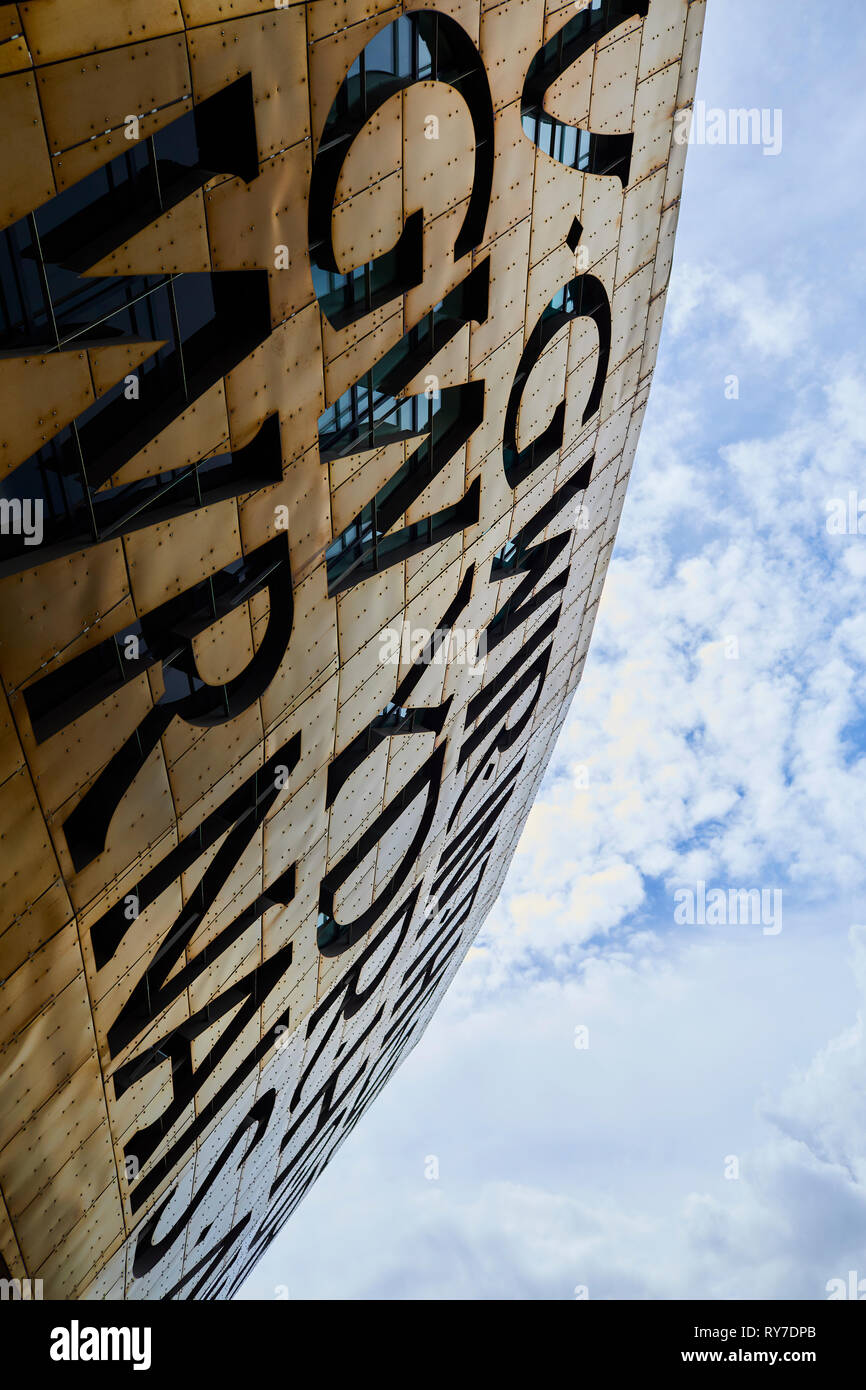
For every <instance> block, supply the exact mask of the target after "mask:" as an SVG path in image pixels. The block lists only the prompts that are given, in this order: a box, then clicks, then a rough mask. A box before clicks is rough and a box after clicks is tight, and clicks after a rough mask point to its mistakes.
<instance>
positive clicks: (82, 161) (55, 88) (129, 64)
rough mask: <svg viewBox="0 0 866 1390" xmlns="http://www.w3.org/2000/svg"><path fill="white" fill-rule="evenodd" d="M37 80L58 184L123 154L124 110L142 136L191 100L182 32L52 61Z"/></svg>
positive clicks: (74, 179) (65, 184)
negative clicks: (66, 59)
mask: <svg viewBox="0 0 866 1390" xmlns="http://www.w3.org/2000/svg"><path fill="white" fill-rule="evenodd" d="M35 2H36V0H34V3H35ZM37 79H38V82H39V100H40V103H41V106H42V113H43V117H44V120H45V132H46V135H47V137H48V141H49V145H50V149H51V154H52V157H53V164H54V173H55V177H56V180H57V187H58V189H61V188H68V187H69V185H70V184H73V183H76V182H77V181H78V179H81V178H84V176H85V174H89V173H90V172H91V171H92V170H93V169H98V168H99V167H100V165H102V164H104V163H105V162H106V161H107V160H109V159H113V158H114V156H115V155H117V154H120V153H121V152H122V150H123V149H124V148H125V147H126V146H127V144H128V141H127V138H126V135H125V133H124V121H125V119H126V117H127V116H137V117H138V118H139V122H140V125H139V131H140V138H144V137H145V136H147V135H153V134H154V133H155V132H156V131H158V130H161V129H162V127H163V126H165V125H168V124H169V123H170V122H171V121H173V120H175V119H176V118H177V117H178V116H179V115H181V113H182V112H183V111H188V110H189V109H190V106H191V97H190V91H191V83H190V75H189V64H188V62H187V52H186V40H185V39H184V38H183V37H182V36H180V35H169V36H167V37H166V38H162V39H154V40H153V41H148V42H146V43H140V44H134V45H132V46H131V47H128V48H115V49H111V50H109V51H108V52H107V53H100V54H98V55H97V56H94V57H87V58H75V59H73V60H71V61H70V62H64V63H53V64H51V65H50V66H49V67H46V68H40V69H38V70H37Z"/></svg>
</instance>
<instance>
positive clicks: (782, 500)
mask: <svg viewBox="0 0 866 1390" xmlns="http://www.w3.org/2000/svg"><path fill="white" fill-rule="evenodd" d="M708 9H709V14H708V17H707V24H706V29H705V34H704V46H703V54H702V65H701V72H700V77H699V84H698V98H699V99H702V100H704V101H705V102H706V103H707V105H708V106H713V107H722V108H725V109H728V108H731V107H734V108H736V107H752V106H757V107H762V108H763V107H769V108H777V107H778V108H780V109H781V111H782V115H783V144H782V150H781V153H780V154H779V155H778V157H776V158H773V157H767V156H764V155H763V154H762V151H761V149H760V147H757V146H738V145H734V146H708V145H705V146H693V147H692V148H691V149H690V151H689V157H688V161H687V167H686V179H685V188H684V195H683V206H682V212H681V216H680V224H679V231H678V238H677V249H676V256H675V262H674V270H673V275H672V280H671V287H670V292H669V300H668V308H667V313H666V318H665V328H664V333H663V337H662V343H661V350H660V355H659V363H658V367H657V371H656V378H655V382H654V386H653V392H652V395H651V398H650V405H649V409H648V413H647V417H646V421H645V425H644V429H643V434H642V436H641V442H640V445H639V448H638V454H637V460H636V463H635V468H634V472H633V475H632V480H631V483H630V487H629V493H628V497H627V500H626V505H625V509H624V512H623V517H622V522H621V525H620V531H619V536H618V540H617V545H616V549H615V551H614V556H613V560H612V563H611V567H610V571H609V574H608V579H607V584H606V587H605V591H604V596H603V598H602V602H601V606H600V611H599V617H598V622H597V625H596V629H595V633H594V636H593V642H592V646H591V649H590V654H589V658H588V661H587V665H586V670H585V674H584V678H583V681H582V683H581V685H580V687H579V689H578V693H577V696H576V699H575V701H574V704H573V705H572V709H571V712H570V715H569V718H568V720H567V722H566V725H565V727H564V729H563V732H562V735H561V738H560V742H559V744H558V747H557V749H556V752H555V754H554V758H553V761H552V763H551V767H550V769H549V772H548V775H547V777H546V779H545V782H544V784H543V786H542V788H541V790H540V793H539V797H538V801H537V804H536V807H535V808H534V810H533V812H532V814H531V816H530V819H529V822H528V824H527V828H526V831H525V833H524V835H523V837H522V839H521V842H520V845H519V848H518V852H517V855H516V857H515V860H514V863H513V865H512V868H511V870H510V873H509V876H508V879H507V881H506V885H505V888H504V890H503V893H502V896H501V898H500V901H499V903H498V904H497V906H496V908H495V910H494V912H493V914H492V915H491V917H490V919H489V921H488V923H487V925H486V927H485V929H484V931H483V933H482V935H481V936H480V937H479V938H478V940H477V942H476V944H475V946H474V947H473V949H472V950H471V952H470V954H469V956H468V957H467V960H466V961H465V963H464V965H463V967H462V968H461V970H460V972H459V973H458V975H457V978H456V980H455V982H454V984H453V985H452V987H451V990H450V991H449V994H448V996H447V997H446V1000H445V1002H444V1003H443V1004H442V1006H441V1007H440V1009H439V1011H438V1013H437V1015H436V1016H435V1017H434V1019H433V1021H432V1023H431V1024H430V1026H429V1028H428V1030H427V1033H426V1034H425V1036H424V1038H423V1039H422V1041H421V1042H420V1043H419V1045H418V1046H417V1048H416V1049H415V1050H414V1052H413V1053H412V1054H411V1055H410V1057H409V1058H408V1059H407V1061H406V1062H405V1063H404V1065H403V1066H402V1067H401V1069H400V1070H399V1071H398V1073H397V1074H396V1075H395V1076H394V1078H393V1079H392V1080H391V1082H390V1083H389V1085H388V1086H387V1087H386V1088H385V1090H384V1092H383V1093H382V1095H381V1096H380V1097H379V1099H378V1100H377V1102H376V1104H375V1106H374V1107H373V1108H372V1109H371V1111H370V1112H369V1113H368V1114H367V1115H366V1116H365V1117H364V1120H363V1122H362V1123H361V1124H360V1125H359V1126H358V1127H357V1128H356V1129H355V1131H354V1132H353V1134H352V1135H351V1136H350V1137H349V1139H348V1140H347V1142H346V1143H345V1144H344V1146H343V1148H342V1149H341V1150H340V1152H339V1153H338V1155H337V1156H336V1158H335V1159H334V1161H333V1162H332V1164H331V1166H330V1167H329V1169H328V1170H327V1171H326V1172H325V1174H324V1175H323V1176H322V1178H320V1180H319V1182H318V1184H317V1185H316V1187H315V1188H314V1190H313V1191H312V1192H311V1194H310V1195H309V1196H308V1197H307V1198H306V1200H305V1202H304V1203H303V1205H302V1206H301V1208H300V1209H299V1210H298V1212H297V1213H296V1214H295V1215H294V1217H293V1218H292V1220H291V1222H290V1223H289V1225H288V1226H287V1227H286V1228H285V1230H284V1231H283V1233H282V1234H281V1236H280V1237H279V1238H278V1239H277V1240H276V1241H275V1243H274V1245H273V1246H272V1247H271V1249H270V1251H269V1252H268V1253H267V1255H266V1256H265V1258H264V1260H263V1261H262V1262H261V1264H260V1265H259V1266H258V1268H257V1270H256V1271H255V1272H254V1273H253V1275H252V1276H251V1278H250V1279H249V1280H248V1282H247V1284H246V1286H245V1290H244V1296H246V1297H264V1298H267V1297H273V1296H274V1288H275V1286H277V1285H285V1286H287V1287H288V1290H289V1295H290V1297H294V1298H327V1299H335V1298H350V1299H354V1298H388V1299H392V1298H393V1299H398V1298H465V1299H484V1298H506V1299H510V1298H515V1299H519V1298H545V1299H572V1298H574V1297H575V1290H576V1289H581V1290H586V1291H587V1293H588V1297H589V1298H590V1299H596V1298H598V1299H607V1298H806V1299H813V1298H814V1299H821V1298H826V1297H827V1293H826V1285H827V1282H828V1281H829V1280H831V1279H834V1278H842V1279H847V1275H848V1271H849V1270H852V1269H854V1270H857V1271H858V1275H859V1277H860V1278H863V1279H866V1146H864V1135H866V1082H864V1077H866V1037H864V1028H863V1021H862V1014H863V1009H864V994H866V925H862V924H866V894H864V887H866V885H864V871H863V830H864V826H866V779H864V775H863V774H864V753H866V612H864V611H863V604H862V593H863V585H864V579H866V534H864V535H862V536H861V535H858V534H854V535H847V534H846V535H838V534H831V533H830V532H828V529H827V525H826V521H827V516H828V503H829V502H830V501H831V499H833V498H846V499H847V497H848V494H849V492H851V491H852V490H854V491H858V492H859V493H860V494H862V496H863V498H864V500H866V470H864V446H866V392H864V386H866V362H864V354H863V351H862V345H861V333H862V328H861V326H862V324H863V322H864V318H866V314H864V308H866V306H864V302H863V301H864V285H866V248H864V244H863V228H864V227H866V207H864V201H866V200H864V194H863V177H862V170H863V159H864V156H863V151H864V149H866V106H864V103H863V101H862V87H863V73H864V71H866V11H862V12H861V7H860V6H849V7H847V8H846V10H845V14H844V18H842V17H840V15H839V13H837V12H836V11H833V10H832V9H828V8H827V7H824V6H817V5H814V4H812V3H805V2H803V0H801V3H792V0H760V3H759V4H755V3H754V0H750V2H749V0H710V4H709V7H708ZM732 375H735V376H736V377H737V378H738V381H739V396H738V398H737V399H727V398H726V395H725V381H726V378H728V377H730V376H732ZM864 513H866V506H864ZM864 530H866V520H864ZM731 638H735V639H736V642H735V643H734V644H732V643H731V642H730V640H729V639H731ZM732 651H736V652H737V653H738V655H736V656H731V655H730V653H731V652H732ZM582 767H584V768H586V769H588V781H589V785H588V786H586V787H584V786H582V785H581V783H582V782H583V781H584V780H586V779H585V778H584V777H582V776H581V774H580V771H579V770H580V769H581V768H582ZM699 880H702V881H705V882H706V883H707V884H708V885H710V886H721V887H724V888H729V887H735V888H753V887H763V888H768V889H772V888H779V889H781V890H782V893H783V907H784V910H783V926H782V930H781V931H780V932H778V933H777V934H775V935H770V934H765V933H764V932H762V930H761V928H760V926H755V925H729V926H710V925H694V926H688V925H686V926H680V925H677V924H676V923H675V921H674V916H673V909H674V898H673V895H674V892H675V891H676V889H677V888H678V887H679V886H682V885H689V884H691V885H693V886H694V885H695V884H696V882H697V881H699ZM579 1028H585V1029H587V1030H588V1041H589V1046H588V1047H585V1048H579V1047H576V1046H575V1040H576V1033H575V1030H576V1029H579ZM431 1155H433V1156H435V1157H436V1159H437V1160H438V1170H439V1176H438V1178H437V1179H435V1180H429V1179H428V1178H426V1177H425V1167H426V1168H427V1169H428V1171H429V1167H430V1165H429V1164H428V1163H427V1160H428V1158H429V1156H431ZM732 1160H736V1162H732ZM726 1170H727V1172H729V1173H731V1172H734V1171H737V1172H738V1174H739V1176H737V1177H726V1176H725V1174H726ZM864 1289H866V1285H864Z"/></svg>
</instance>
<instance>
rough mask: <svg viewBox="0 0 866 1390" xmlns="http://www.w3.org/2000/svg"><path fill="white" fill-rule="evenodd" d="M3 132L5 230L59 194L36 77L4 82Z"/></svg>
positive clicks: (0, 84)
mask: <svg viewBox="0 0 866 1390" xmlns="http://www.w3.org/2000/svg"><path fill="white" fill-rule="evenodd" d="M0 129H2V130H5V131H8V132H9V135H8V136H7V138H6V139H5V140H4V141H3V146H2V153H0V171H2V178H0V189H2V192H0V199H2V201H0V223H2V225H3V226H4V227H5V226H7V225H8V223H10V222H17V220H18V218H19V217H23V216H24V214H25V213H27V212H31V211H32V209H33V208H36V207H39V204H40V203H44V202H45V201H46V199H48V198H51V197H53V196H54V193H55V191H56V190H55V186H54V171H53V168H52V165H51V155H50V153H49V146H48V137H47V135H46V132H45V128H44V126H43V124H42V113H41V110H40V106H39V95H38V92H37V87H36V78H35V76H34V75H33V74H32V73H26V72H20V73H14V74H12V75H11V76H7V77H2V78H0Z"/></svg>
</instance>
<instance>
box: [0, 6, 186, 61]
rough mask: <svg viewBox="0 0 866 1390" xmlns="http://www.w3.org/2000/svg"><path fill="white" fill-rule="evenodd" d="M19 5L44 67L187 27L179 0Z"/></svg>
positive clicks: (32, 46) (32, 47)
mask: <svg viewBox="0 0 866 1390" xmlns="http://www.w3.org/2000/svg"><path fill="white" fill-rule="evenodd" d="M18 10H19V13H20V15H21V22H22V24H23V25H24V32H25V34H26V35H27V42H28V43H29V45H30V50H31V52H32V54H33V61H34V62H35V63H36V64H37V66H40V67H41V65H42V64H43V63H56V62H59V61H60V60H61V59H62V58H73V57H78V56H79V55H80V54H84V53H96V52H98V51H99V50H100V49H105V48H120V47H121V46H122V45H123V44H130V43H139V42H140V41H141V40H142V39H155V38H159V37H160V35H162V34H173V33H177V32H178V31H180V30H182V29H183V15H182V14H181V12H180V5H179V3H178V0H112V3H111V4H110V5H99V6H96V7H94V6H93V5H92V4H91V3H90V0H22V3H21V4H19V6H18Z"/></svg>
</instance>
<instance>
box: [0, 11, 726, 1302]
mask: <svg viewBox="0 0 866 1390" xmlns="http://www.w3.org/2000/svg"><path fill="white" fill-rule="evenodd" d="M703 10H704V0H691V3H689V0H576V3H569V4H562V3H561V2H560V0H502V2H501V3H491V4H488V3H479V2H478V0H439V2H438V3H437V5H436V8H435V9H432V8H425V7H424V5H423V4H422V3H415V0H407V2H406V3H389V0H312V3H308V4H303V3H278V4H267V3H265V2H264V0H27V3H19V4H17V5H16V4H0V74H2V75H0V129H2V135H3V140H2V167H3V171H2V190H0V202H2V226H3V230H2V232H0V242H2V245H0V287H2V302H0V311H2V339H3V341H2V345H0V346H2V352H0V393H2V411H0V435H2V438H0V446H2V489H0V523H2V526H0V530H2V534H0V678H2V691H0V699H2V745H0V748H2V768H0V835H2V846H3V854H2V861H0V880H2V887H0V913H2V916H0V1260H2V1263H0V1274H2V1275H3V1276H4V1277H6V1278H8V1279H10V1280H15V1279H19V1280H24V1279H28V1278H29V1279H32V1280H37V1279H41V1280H42V1281H43V1288H44V1292H45V1296H46V1297H63V1298H85V1299H87V1298H133V1299H135V1298H144V1299H153V1298H173V1299H174V1298H177V1299H183V1298H225V1297H229V1296H231V1294H232V1292H233V1291H234V1290H236V1289H237V1288H238V1286H239V1285H240V1283H241V1282H242V1280H243V1278H244V1277H245V1275H246V1273H248V1271H249V1270H250V1269H251V1268H252V1267H253V1265H254V1264H255V1262H256V1260H257V1259H258V1258H259V1256H260V1255H261V1254H262V1252H263V1251H264V1250H265V1249H266V1248H267V1246H268V1245H269V1243H270V1242H271V1240H272V1239H273V1238H274V1236H275V1235H276V1234H277V1232H278V1231H279V1230H280V1227H281V1226H282V1224H283V1223H284V1222H285V1221H286V1220H287V1218H288V1217H289V1216H290V1215H291V1212H292V1211H293V1209H294V1208H295V1206H296V1205H297V1203H298V1202H299V1201H300V1200H301V1198H302V1197H303V1195H304V1193H305V1192H306V1191H307V1190H308V1189H309V1187H310V1185H311V1184H312V1183H313V1182H314V1181H315V1179H316V1177H317V1175H318V1174H319V1172H321V1170H322V1168H323V1167H324V1166H325V1164H326V1163H327V1162H328V1160H329V1158H330V1157H331V1155H332V1154H333V1153H334V1151H335V1150H336V1148H337V1147H338V1146H339V1144H340V1143H341V1141H342V1140H343V1138H344V1137H345V1136H346V1135H347V1134H348V1133H349V1131H350V1130H351V1129H352V1127H353V1126H354V1125H355V1124H356V1123H357V1121H358V1120H359V1118H360V1117H361V1115H362V1114H363V1112H364V1111H365V1109H366V1108H367V1106H368V1105H369V1104H370V1103H371V1102H372V1100H373V1099H374V1098H375V1096H376V1095H377V1093H378V1092H379V1090H380V1089H381V1088H382V1086H383V1085H384V1084H385V1082H386V1081H387V1079H388V1076H389V1075H390V1073H391V1072H392V1071H393V1070H394V1068H395V1066H396V1065H397V1064H398V1062H399V1061H400V1060H401V1058H403V1057H404V1056H405V1055H406V1053H407V1052H408V1051H409V1050H410V1049H411V1047H412V1046H413V1045H414V1043H415V1042H416V1041H417V1040H418V1038H419V1036H420V1034H421V1032H422V1031H423V1029H424V1027H425V1025H426V1022H427V1021H428V1019H429V1017H430V1015H431V1013H432V1011H433V1010H434V1009H435V1007H436V1005H437V1003H438V1001H439V1000H440V999H441V997H442V994H443V992H444V991H445V989H446V988H447V986H448V984H449V981H450V980H451V978H452V977H453V975H454V973H455V971H456V970H457V969H458V968H459V965H460V962H461V960H462V958H463V956H464V955H465V952H466V951H467V949H468V947H469V945H470V943H471V941H472V939H473V937H474V936H475V934H476V933H477V932H478V930H479V928H480V927H481V925H482V923H483V922H484V919H485V917H486V915H487V913H488V912H489V910H490V908H491V906H492V904H493V903H494V901H495V899H496V896H497V894H498V892H499V889H500V886H501V883H502V880H503V877H504V875H505V873H506V870H507V867H508V863H509V859H510V857H511V855H512V852H513V850H514V847H515V845H516V842H517V839H518V837H519V836H520V833H521V829H522V826H523V824H524V822H525V819H526V816H527V815H528V813H529V810H530V808H531V806H532V802H533V798H534V795H535V792H536V789H537V787H538V785H539V782H540V780H541V778H542V776H543V774H544V770H545V767H546V764H547V761H548V759H549V757H550V754H551V751H552V749H553V746H554V743H555V740H556V737H557V734H558V732H559V729H560V727H561V725H562V722H563V720H564V718H565V715H566V712H567V709H568V706H569V703H570V700H571V698H572V696H573V694H574V692H575V689H576V687H577V685H578V682H579V680H580V676H581V671H582V668H583V664H584V661H585V658H586V653H587V647H588V644H589V640H590V634H591V632H592V627H593V622H594V619H595V614H596V611H597V608H598V602H599V597H600V594H601V589H602V584H603V581H604V576H605V572H606V568H607V564H608V561H609V558H610V553H611V549H612V547H613V543H614V538H615V534H616V527H617V523H618V519H619V515H620V511H621V508H622V505H623V500H624V496H625V490H626V485H627V481H628V475H629V469H630V466H631V463H632V460H633V458H634V453H635V448H636V444H637V439H638V433H639V430H640V426H641V420H642V417H643V413H644V409H645V406H646V401H647V396H648V393H649V389H650V382H651V378H652V372H653V366H654V362H655V356H656V350H657V346H658V341H659V334H660V331H661V323H662V313H663V308H664V300H665V291H666V286H667V282H668V276H669V272H670V265H671V258H672V253H673V242H674V234H675V228H676V222H677V213H678V206H679V197H680V190H681V184H682V175H683V167H684V160H685V154H686V149H685V146H684V145H682V144H679V143H678V142H677V141H676V140H675V139H674V138H673V132H674V118H675V114H676V112H677V111H682V110H684V109H685V108H687V107H689V106H690V104H691V101H692V97H693V93H694V87H695V81H696V71H697V61H698V50H699V46H700V36H701V26H702V21H703Z"/></svg>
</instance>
